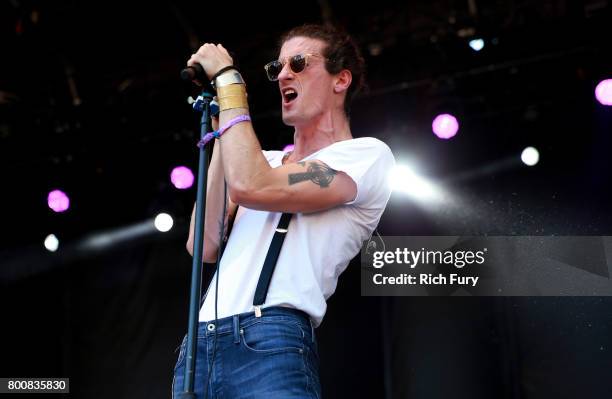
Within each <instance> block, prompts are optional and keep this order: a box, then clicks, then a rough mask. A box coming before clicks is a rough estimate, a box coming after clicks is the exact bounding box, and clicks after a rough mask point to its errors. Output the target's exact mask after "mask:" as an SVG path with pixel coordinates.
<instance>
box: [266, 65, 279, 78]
mask: <svg viewBox="0 0 612 399" xmlns="http://www.w3.org/2000/svg"><path fill="white" fill-rule="evenodd" d="M282 70H283V64H281V63H280V62H279V61H272V62H271V63H269V64H268V65H267V68H266V72H267V73H268V79H270V80H276V79H278V75H279V74H280V73H281V71H282Z"/></svg>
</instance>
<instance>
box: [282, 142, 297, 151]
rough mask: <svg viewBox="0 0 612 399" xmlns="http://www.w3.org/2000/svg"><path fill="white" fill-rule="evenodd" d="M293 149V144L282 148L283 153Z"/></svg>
mask: <svg viewBox="0 0 612 399" xmlns="http://www.w3.org/2000/svg"><path fill="white" fill-rule="evenodd" d="M294 148H295V145H294V144H287V145H286V146H285V148H283V152H288V151H293V149H294Z"/></svg>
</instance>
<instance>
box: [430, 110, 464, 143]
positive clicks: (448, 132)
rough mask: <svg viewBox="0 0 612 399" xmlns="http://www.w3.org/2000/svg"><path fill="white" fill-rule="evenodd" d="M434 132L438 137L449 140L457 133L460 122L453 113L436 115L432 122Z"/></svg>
mask: <svg viewBox="0 0 612 399" xmlns="http://www.w3.org/2000/svg"><path fill="white" fill-rule="evenodd" d="M431 128H432V129H433V132H434V134H435V135H436V136H438V138H441V139H444V140H448V139H450V138H451V137H453V136H454V135H456V134H457V131H458V130H459V122H457V118H455V117H454V116H452V115H451V114H441V115H438V116H436V118H435V119H434V120H433V123H432V124H431Z"/></svg>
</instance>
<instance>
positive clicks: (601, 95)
mask: <svg viewBox="0 0 612 399" xmlns="http://www.w3.org/2000/svg"><path fill="white" fill-rule="evenodd" d="M595 98H597V101H599V102H600V103H601V105H612V79H605V80H602V81H601V82H599V84H598V85H597V87H595Z"/></svg>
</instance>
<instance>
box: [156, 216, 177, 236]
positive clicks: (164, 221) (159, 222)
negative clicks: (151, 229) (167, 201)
mask: <svg viewBox="0 0 612 399" xmlns="http://www.w3.org/2000/svg"><path fill="white" fill-rule="evenodd" d="M173 224H174V221H173V220H172V216H170V215H168V214H167V213H160V214H159V215H157V216H156V217H155V228H156V229H157V230H159V231H161V232H162V233H165V232H167V231H170V229H171V228H172V225H173Z"/></svg>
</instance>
